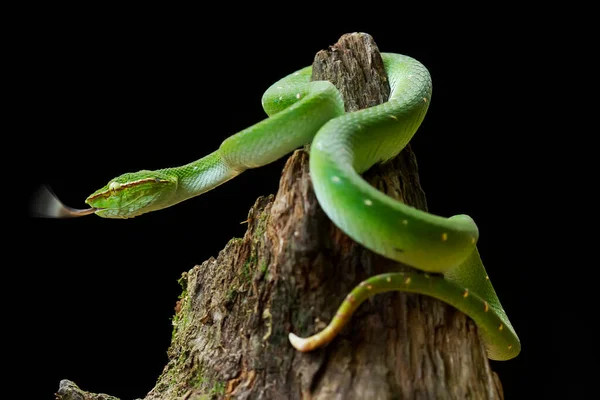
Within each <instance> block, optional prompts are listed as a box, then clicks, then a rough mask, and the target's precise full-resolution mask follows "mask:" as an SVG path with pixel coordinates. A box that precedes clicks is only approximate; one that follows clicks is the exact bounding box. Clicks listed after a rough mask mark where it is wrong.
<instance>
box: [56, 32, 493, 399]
mask: <svg viewBox="0 0 600 400" xmlns="http://www.w3.org/2000/svg"><path fill="white" fill-rule="evenodd" d="M321 79H327V80H330V81H331V82H333V83H334V84H335V85H336V86H337V87H338V89H339V90H340V91H341V93H342V95H343V98H344V101H345V104H346V111H348V112H351V111H355V110H358V109H361V108H365V107H370V106H373V105H376V104H380V103H382V102H384V101H386V100H387V97H388V95H389V85H388V82H387V76H386V73H385V71H384V68H383V63H382V60H381V56H380V54H379V51H378V49H377V46H376V44H375V42H374V41H373V39H372V37H371V36H370V35H368V34H364V33H353V34H348V35H344V36H342V37H341V38H340V40H339V41H338V42H337V43H336V44H335V45H333V46H330V47H329V49H328V50H324V51H320V52H319V53H317V54H316V56H315V59H314V62H313V80H321ZM308 151H309V149H308V146H307V148H305V149H300V150H297V151H295V152H294V153H293V154H292V155H291V156H290V158H289V159H288V161H287V163H286V165H285V168H284V170H283V172H282V176H281V181H280V186H279V191H278V192H277V194H276V195H269V196H266V197H260V198H259V199H257V200H256V202H255V204H254V206H253V207H252V209H251V210H250V212H249V215H248V229H247V231H246V233H245V235H244V237H243V238H239V239H232V240H231V241H230V242H229V243H228V244H227V245H226V246H225V248H224V249H223V250H222V251H221V252H220V253H219V255H218V257H217V258H216V259H215V258H211V259H209V260H207V261H205V262H204V263H202V265H198V266H195V267H194V268H192V269H191V270H190V271H188V272H186V273H184V274H183V276H182V279H181V284H182V287H183V292H182V294H181V298H180V300H179V301H178V303H177V307H176V314H175V316H174V330H173V340H172V343H171V346H170V348H169V350H168V354H169V362H168V364H167V365H166V366H165V368H164V370H163V373H162V375H161V376H160V377H159V378H158V380H157V383H156V386H155V387H154V389H152V390H151V391H150V393H148V394H147V396H146V397H145V399H144V400H158V399H161V400H171V399H173V400H174V399H205V398H206V399H208V398H232V399H233V398H235V399H502V398H503V395H502V387H501V384H500V382H499V380H498V378H497V376H496V374H495V373H494V372H493V371H492V370H491V368H490V364H489V361H488V359H487V357H486V352H485V349H484V347H483V345H482V343H481V341H480V338H479V336H478V333H477V329H476V326H475V324H474V323H473V322H472V321H471V320H470V319H469V318H467V317H466V316H465V315H464V314H462V313H460V312H458V311H457V310H455V309H454V308H452V307H450V306H447V305H446V304H444V303H442V302H440V301H437V300H435V299H432V298H429V297H425V296H420V295H415V294H406V293H386V294H380V295H377V296H375V297H373V298H372V299H371V300H370V301H367V302H365V303H364V304H363V305H361V307H360V308H359V309H358V310H357V312H356V313H355V315H354V316H353V317H352V319H351V320H350V323H349V324H348V325H347V326H346V327H345V328H344V329H343V331H342V332H341V334H340V335H339V336H338V337H337V338H336V339H334V340H333V341H332V342H331V343H330V344H329V345H328V346H326V347H324V348H322V349H318V350H316V351H313V352H310V353H300V352H298V351H296V350H295V349H294V348H292V346H291V345H290V344H289V342H288V339H287V335H288V333H289V332H290V331H293V332H294V333H296V334H298V335H300V336H308V335H310V334H314V333H316V332H318V331H320V330H321V329H323V328H324V327H325V325H326V323H327V322H328V321H330V320H331V318H332V317H333V316H334V315H335V312H336V310H337V308H338V306H339V305H340V304H341V302H342V301H343V299H344V297H345V296H346V294H347V293H348V292H349V291H350V290H351V289H352V288H353V287H354V286H355V285H357V284H358V283H359V282H360V281H362V280H363V279H365V278H367V277H369V276H371V275H374V274H378V273H382V272H387V271H397V270H407V269H408V267H406V266H403V265H401V264H399V263H397V262H392V261H390V260H387V259H385V258H383V257H381V256H378V255H376V254H374V253H372V252H371V251H369V250H367V249H365V248H364V247H362V246H361V245H359V244H357V243H356V242H354V241H352V240H351V239H350V238H348V236H346V235H345V234H344V233H343V232H342V231H340V230H339V229H338V228H337V227H336V226H334V225H333V224H332V223H331V222H330V220H329V219H328V218H327V216H326V215H325V214H324V212H323V211H322V209H321V208H320V206H319V204H318V202H317V200H316V198H315V195H314V192H313V190H312V186H311V180H310V174H309V168H308V166H309V164H308ZM364 176H365V178H366V179H367V180H368V181H369V182H370V184H372V185H373V186H375V187H377V188H378V189H379V190H381V191H383V192H385V193H387V194H388V195H390V196H392V197H394V198H396V199H398V200H401V201H403V202H405V203H408V204H411V205H413V206H415V207H417V208H420V209H423V210H426V209H427V204H426V199H425V194H424V192H423V190H422V189H421V186H420V184H419V176H418V168H417V162H416V157H415V154H414V153H413V151H412V150H411V146H410V145H409V146H407V147H406V148H405V149H404V150H403V151H402V152H401V153H400V154H399V155H398V156H397V157H396V158H394V159H393V160H391V161H390V162H388V163H386V164H383V165H378V166H375V167H373V168H371V169H370V170H369V171H367V173H366V174H365V175H364ZM63 388H64V389H63ZM78 390H79V389H78V388H77V387H76V386H75V385H74V384H73V383H72V382H68V381H63V382H61V390H59V392H58V398H60V399H62V400H71V399H86V400H88V399H89V400H92V399H94V400H96V399H102V398H106V399H109V397H106V395H93V394H89V393H84V392H81V393H83V394H81V395H80V397H76V396H75V397H73V396H72V393H77V391H78ZM69 396H71V397H69ZM82 396H83V397H82ZM85 396H88V397H85ZM93 396H105V397H93Z"/></svg>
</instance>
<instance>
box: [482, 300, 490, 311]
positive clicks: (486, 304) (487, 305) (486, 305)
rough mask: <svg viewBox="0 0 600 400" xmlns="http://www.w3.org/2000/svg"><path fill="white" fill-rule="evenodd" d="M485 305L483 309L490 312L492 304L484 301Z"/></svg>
mask: <svg viewBox="0 0 600 400" xmlns="http://www.w3.org/2000/svg"><path fill="white" fill-rule="evenodd" d="M483 306H484V308H483V311H485V312H488V311H489V309H490V306H489V304H488V302H487V301H484V302H483Z"/></svg>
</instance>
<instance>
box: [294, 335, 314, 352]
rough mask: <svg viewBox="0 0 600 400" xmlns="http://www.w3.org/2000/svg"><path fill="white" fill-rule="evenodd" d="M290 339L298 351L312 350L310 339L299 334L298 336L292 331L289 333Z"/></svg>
mask: <svg viewBox="0 0 600 400" xmlns="http://www.w3.org/2000/svg"><path fill="white" fill-rule="evenodd" d="M288 339H289V341H290V343H291V344H292V346H293V347H294V348H295V349H296V350H298V351H301V352H303V353H305V352H307V351H310V350H312V348H311V346H310V341H309V340H308V339H304V338H301V337H299V336H296V335H295V334H293V333H292V332H290V333H289V335H288Z"/></svg>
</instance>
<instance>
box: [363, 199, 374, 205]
mask: <svg viewBox="0 0 600 400" xmlns="http://www.w3.org/2000/svg"><path fill="white" fill-rule="evenodd" d="M365 204H366V205H368V206H372V205H373V202H372V201H371V200H369V199H365Z"/></svg>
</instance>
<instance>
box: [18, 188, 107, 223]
mask: <svg viewBox="0 0 600 400" xmlns="http://www.w3.org/2000/svg"><path fill="white" fill-rule="evenodd" d="M97 210H98V209H97V208H86V209H81V210H78V209H76V208H71V207H67V206H65V205H64V204H63V203H62V202H61V201H60V200H59V199H58V197H56V195H55V194H54V193H53V192H52V190H51V189H50V188H49V187H48V186H46V185H43V186H41V187H40V188H39V189H38V191H37V192H36V193H35V194H34V195H33V197H32V199H31V203H30V204H29V212H30V214H31V216H33V217H38V218H76V217H83V216H86V215H90V214H93V213H94V212H96V211H97Z"/></svg>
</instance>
